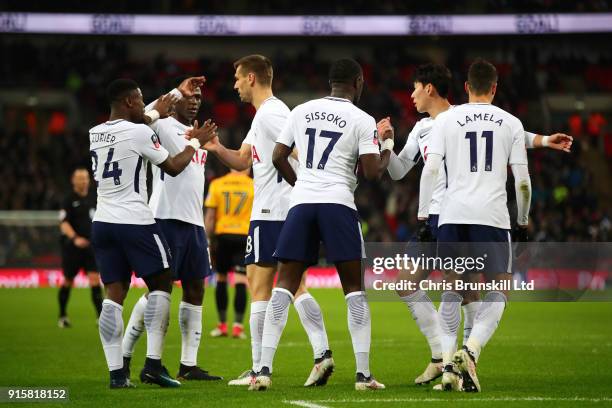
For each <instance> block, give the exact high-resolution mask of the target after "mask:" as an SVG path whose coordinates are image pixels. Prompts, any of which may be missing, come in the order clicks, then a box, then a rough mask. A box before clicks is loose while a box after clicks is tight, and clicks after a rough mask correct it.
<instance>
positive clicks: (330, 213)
mask: <svg viewBox="0 0 612 408" xmlns="http://www.w3.org/2000/svg"><path fill="white" fill-rule="evenodd" d="M321 242H323V246H324V247H325V253H326V258H327V261H328V262H330V263H336V262H344V261H355V260H361V259H362V258H363V257H364V256H365V248H364V245H363V237H362V235H361V225H360V223H359V217H358V216H357V211H355V210H353V209H352V208H349V207H347V206H345V205H342V204H300V205H296V206H295V207H293V208H291V209H290V210H289V214H287V219H286V220H285V225H284V226H283V230H282V232H281V235H280V238H279V240H278V245H277V247H276V254H275V257H276V258H277V259H279V260H288V261H301V262H304V263H306V264H308V265H314V264H316V263H317V262H318V261H319V244H320V243H321Z"/></svg>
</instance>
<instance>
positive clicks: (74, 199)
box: [60, 190, 96, 243]
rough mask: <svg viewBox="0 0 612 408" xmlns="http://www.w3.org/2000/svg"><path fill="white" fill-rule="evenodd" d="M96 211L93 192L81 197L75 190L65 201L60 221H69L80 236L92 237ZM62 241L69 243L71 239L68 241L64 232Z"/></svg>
mask: <svg viewBox="0 0 612 408" xmlns="http://www.w3.org/2000/svg"><path fill="white" fill-rule="evenodd" d="M95 211H96V198H95V196H94V195H93V194H91V193H88V194H87V195H86V196H85V197H81V196H80V195H78V194H77V193H75V192H74V190H73V191H71V192H70V193H69V194H68V195H67V196H66V198H65V199H64V201H63V204H62V209H61V210H60V222H63V221H67V222H68V223H69V224H70V226H72V229H74V231H75V232H76V234H77V235H78V236H80V237H83V238H87V239H90V237H91V221H92V220H93V216H94V212H95ZM62 242H63V243H68V242H70V241H68V237H66V236H65V235H63V234H62Z"/></svg>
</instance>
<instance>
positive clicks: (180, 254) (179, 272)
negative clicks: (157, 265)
mask: <svg viewBox="0 0 612 408" xmlns="http://www.w3.org/2000/svg"><path fill="white" fill-rule="evenodd" d="M156 221H157V224H158V225H159V227H160V228H161V230H162V232H163V233H164V236H165V237H166V241H167V242H168V246H169V247H170V253H171V254H172V259H171V260H170V269H172V276H173V277H174V280H194V279H204V278H206V277H207V276H210V275H211V274H212V269H211V267H210V252H209V249H208V240H207V239H206V233H205V232H204V228H203V227H200V226H199V225H195V224H191V223H188V222H184V221H179V220H161V219H156Z"/></svg>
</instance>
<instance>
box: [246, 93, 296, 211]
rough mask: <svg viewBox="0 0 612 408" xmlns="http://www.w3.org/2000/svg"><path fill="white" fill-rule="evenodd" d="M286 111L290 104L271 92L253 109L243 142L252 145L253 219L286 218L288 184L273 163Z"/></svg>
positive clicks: (288, 193)
mask: <svg viewBox="0 0 612 408" xmlns="http://www.w3.org/2000/svg"><path fill="white" fill-rule="evenodd" d="M289 113H290V110H289V108H288V107H287V105H285V103H284V102H283V101H281V100H280V99H278V98H276V97H274V96H271V97H270V98H268V99H266V100H265V101H263V103H262V104H261V106H260V107H259V109H258V110H257V113H255V117H254V118H253V123H252V124H251V129H250V130H249V132H248V133H247V136H246V137H245V139H244V141H243V142H242V143H243V144H247V145H250V146H251V157H252V159H253V185H254V194H255V196H254V200H253V210H252V211H251V220H252V221H255V220H263V221H284V220H285V218H287V212H288V211H289V195H290V193H291V185H290V184H288V183H287V182H286V181H285V180H284V179H283V178H282V177H281V175H280V173H279V172H278V171H277V170H276V168H275V167H274V165H273V164H272V152H273V151H274V147H275V146H276V139H277V138H278V136H279V135H280V133H281V131H282V130H283V126H284V125H285V122H286V120H287V116H289ZM292 164H293V165H295V163H292Z"/></svg>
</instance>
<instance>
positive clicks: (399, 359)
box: [0, 289, 612, 408]
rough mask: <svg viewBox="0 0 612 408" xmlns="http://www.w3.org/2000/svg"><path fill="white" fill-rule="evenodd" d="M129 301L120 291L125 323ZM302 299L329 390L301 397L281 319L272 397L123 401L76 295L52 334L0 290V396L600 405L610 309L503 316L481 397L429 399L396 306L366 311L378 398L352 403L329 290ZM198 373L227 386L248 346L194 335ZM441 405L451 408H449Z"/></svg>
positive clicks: (228, 403)
mask: <svg viewBox="0 0 612 408" xmlns="http://www.w3.org/2000/svg"><path fill="white" fill-rule="evenodd" d="M140 293H142V292H141V291H137V290H133V291H130V294H129V296H128V299H127V301H126V306H127V307H126V311H125V312H124V320H125V321H126V322H127V319H128V318H129V310H130V308H131V306H132V305H133V304H134V302H135V301H136V299H137V297H138V296H139V294H140ZM179 294H180V289H177V290H176V291H175V292H174V294H173V307H172V317H171V323H170V329H169V333H168V337H167V340H166V347H165V350H164V362H165V365H166V366H167V367H168V369H169V370H170V372H171V374H172V375H174V374H176V371H177V368H178V359H179V355H180V334H179V330H178V323H177V320H176V316H177V309H178V296H179ZM212 295H213V292H212V291H209V292H208V293H207V295H206V301H205V309H204V334H207V333H208V332H210V330H211V329H212V328H213V326H214V324H215V317H216V314H215V310H214V303H213V296H212ZM313 295H314V296H315V297H316V298H317V299H318V300H319V302H320V304H321V306H322V308H323V311H324V317H325V323H326V326H327V330H328V333H329V339H330V344H331V346H332V349H333V352H334V359H335V361H336V366H337V368H336V372H335V373H334V375H333V376H332V377H331V379H330V383H329V384H328V385H327V386H326V387H323V388H317V389H304V388H303V387H302V384H303V382H304V381H305V379H306V377H307V375H308V373H309V371H310V368H311V365H312V361H311V359H312V352H311V349H310V346H309V343H308V340H307V337H306V334H305V333H304V331H303V329H302V327H301V326H300V325H299V321H298V318H297V315H296V313H295V310H292V311H291V312H290V316H289V323H288V325H287V328H286V330H285V333H284V335H283V338H282V339H281V343H280V348H279V350H278V352H277V354H276V359H275V366H274V377H273V380H274V383H273V388H272V389H271V390H269V391H268V392H260V393H251V392H248V391H247V390H246V389H243V388H233V387H232V388H230V387H228V386H226V385H225V384H226V383H225V382H219V383H214V384H211V383H204V384H202V383H193V382H188V383H184V385H183V387H181V388H180V389H160V388H157V387H155V386H149V385H144V384H140V383H139V382H138V381H137V385H138V388H136V389H133V390H109V389H108V373H107V369H106V364H105V361H104V356H103V353H102V348H101V345H100V340H99V338H98V331H97V328H96V325H95V319H94V313H93V307H92V305H91V303H90V295H89V291H88V290H86V289H75V290H73V293H72V297H71V299H70V305H69V315H70V317H71V319H72V322H73V325H74V327H73V328H72V329H67V330H61V329H58V328H57V326H56V318H57V305H56V290H54V289H3V290H0V333H1V334H0V386H44V387H53V386H62V387H68V388H69V391H70V403H69V405H70V406H96V407H114V406H124V407H130V408H131V407H151V406H172V407H216V406H219V407H221V406H223V407H234V406H241V407H247V406H253V407H262V408H269V407H277V406H278V407H282V406H284V407H290V406H295V405H290V404H289V403H288V402H287V401H296V400H302V401H307V402H308V403H310V404H318V405H319V406H323V407H345V406H351V407H363V408H365V407H369V406H374V405H376V406H390V407H395V406H398V407H399V406H407V405H415V404H417V403H418V404H419V405H422V406H426V407H430V406H432V407H433V406H447V407H448V406H453V407H467V406H478V407H489V406H492V407H496V406H503V407H514V406H533V407H536V406H537V407H540V406H550V407H575V406H583V405H586V406H594V405H597V406H604V405H608V406H610V405H612V369H611V365H612V303H594V302H592V303H518V302H517V303H513V304H511V305H510V306H509V307H508V309H507V310H506V313H505V315H504V318H503V320H502V323H501V325H500V327H499V330H498V331H497V333H496V334H495V336H494V337H493V339H492V341H491V342H490V344H489V345H488V346H487V348H486V349H485V351H484V352H483V355H482V358H481V361H480V365H479V378H480V381H481V384H482V387H483V392H482V393H481V394H450V393H439V392H434V391H431V389H430V387H428V386H423V387H417V386H414V385H412V384H411V383H412V382H413V379H414V377H416V376H417V375H418V374H419V373H420V372H421V370H422V369H423V368H424V366H425V364H426V363H427V361H428V358H429V355H428V350H427V346H426V343H425V340H424V338H423V337H422V336H421V334H420V333H419V332H418V330H417V328H416V325H415V324H414V322H413V321H412V319H411V317H410V316H409V314H408V311H407V309H406V307H405V306H404V305H403V304H400V303H373V304H372V337H373V340H372V360H371V368H372V372H373V373H374V374H375V376H376V377H377V378H378V379H379V380H380V381H381V382H383V383H385V384H386V385H387V389H386V390H384V391H380V392H371V391H370V392H362V393H358V392H356V391H353V381H354V360H353V355H352V349H351V343H350V338H349V335H348V330H347V325H346V307H345V303H344V300H343V297H342V294H341V292H340V291H339V290H313ZM144 351H145V339H144V338H143V339H141V341H140V343H139V344H138V345H137V348H136V352H135V357H134V361H133V367H132V370H133V374H132V378H135V377H137V373H138V371H139V369H140V367H141V365H142V362H143V360H144V356H143V354H144ZM199 362H200V365H201V366H202V367H204V368H206V369H208V370H210V371H211V373H214V374H219V375H222V376H224V377H225V378H226V379H231V378H232V377H233V376H235V375H237V374H239V373H240V372H242V371H243V370H245V369H247V368H248V367H249V364H250V346H249V341H248V340H234V339H227V338H222V339H212V338H210V337H208V336H207V335H203V338H202V345H201V347H200V354H199ZM134 373H135V374H136V375H135V374H134ZM574 399H575V400H574ZM448 400H454V402H453V403H452V405H449V404H448V403H446V401H448ZM475 401H478V402H475ZM1 405H4V404H1ZM26 405H27V404H23V403H22V404H18V405H17V406H21V407H23V406H26ZM30 405H35V406H41V405H40V404H30ZM311 407H315V406H313V405H311Z"/></svg>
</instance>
